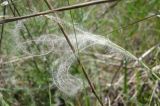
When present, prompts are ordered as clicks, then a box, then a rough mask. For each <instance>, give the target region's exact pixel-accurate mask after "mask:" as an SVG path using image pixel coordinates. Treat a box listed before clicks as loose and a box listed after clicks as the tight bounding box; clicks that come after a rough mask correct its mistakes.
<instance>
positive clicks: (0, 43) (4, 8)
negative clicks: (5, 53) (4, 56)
mask: <svg viewBox="0 0 160 106" xmlns="http://www.w3.org/2000/svg"><path fill="white" fill-rule="evenodd" d="M1 1H3V0H1ZM5 15H6V6H4V7H3V16H5ZM4 18H5V17H3V19H4ZM3 33H4V24H2V27H1V35H0V53H1V52H2V51H1V49H2V39H3Z"/></svg>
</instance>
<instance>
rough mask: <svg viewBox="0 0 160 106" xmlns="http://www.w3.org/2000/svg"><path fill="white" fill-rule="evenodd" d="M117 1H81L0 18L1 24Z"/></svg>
mask: <svg viewBox="0 0 160 106" xmlns="http://www.w3.org/2000/svg"><path fill="white" fill-rule="evenodd" d="M115 1H117V0H99V1H89V2H85V3H79V4H75V5H71V6H65V7H60V8H56V9H52V10H48V11H44V12H39V13H36V14H31V15H26V16H21V17H13V18H7V19H3V20H0V24H4V23H8V22H13V21H17V20H22V19H27V18H31V17H36V16H41V15H46V14H50V13H54V12H60V11H66V10H71V9H77V8H82V7H87V6H91V5H97V4H102V3H110V2H115Z"/></svg>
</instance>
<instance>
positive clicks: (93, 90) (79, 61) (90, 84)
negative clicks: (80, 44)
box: [44, 0, 104, 106]
mask: <svg viewBox="0 0 160 106" xmlns="http://www.w3.org/2000/svg"><path fill="white" fill-rule="evenodd" d="M44 1H45V3H46V4H47V6H48V8H49V9H50V10H53V7H52V5H51V4H50V3H49V2H48V1H47V0H44ZM54 14H55V15H56V17H57V18H58V15H57V14H56V12H54ZM57 24H58V26H59V28H60V30H61V31H62V33H63V35H64V37H65V39H66V41H67V42H68V44H69V46H70V48H71V49H72V51H73V53H74V54H75V53H76V50H75V48H74V47H73V45H72V43H71V41H70V40H69V38H68V36H67V34H66V32H65V31H64V29H63V26H62V25H61V24H60V23H59V22H58V21H57ZM75 57H76V59H77V61H78V63H79V65H80V66H81V68H82V71H83V74H84V76H85V77H86V79H87V81H88V84H89V86H90V88H91V90H92V93H93V94H94V95H95V97H96V98H97V100H98V101H99V103H100V104H101V106H104V105H103V102H102V101H101V99H100V98H99V96H98V94H97V93H96V91H95V89H94V87H93V85H92V82H91V80H90V78H89V76H88V74H87V72H86V71H85V68H84V66H83V64H82V63H81V60H80V59H79V58H78V57H77V56H76V55H75Z"/></svg>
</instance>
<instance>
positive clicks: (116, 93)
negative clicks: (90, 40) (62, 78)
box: [0, 0, 160, 106]
mask: <svg viewBox="0 0 160 106" xmlns="http://www.w3.org/2000/svg"><path fill="white" fill-rule="evenodd" d="M46 1H47V0H1V1H0V4H1V6H0V20H4V19H5V18H6V19H7V18H11V17H19V16H26V15H29V14H36V13H39V12H42V11H46V10H49V9H53V8H61V7H66V6H68V5H74V4H81V3H86V2H93V1H91V0H48V1H47V2H48V3H49V5H51V6H52V8H50V7H49V5H48V4H47V2H46ZM94 1H98V0H94ZM104 1H105V0H104ZM110 1H112V2H108V3H101V4H98V3H97V4H94V5H91V6H86V7H81V8H76V9H72V10H67V11H60V12H56V14H57V16H58V17H59V18H60V19H61V20H64V21H65V22H67V23H69V24H71V25H67V24H66V23H65V22H64V23H63V22H62V21H60V22H59V20H58V18H57V20H56V17H55V16H56V15H55V14H47V15H41V16H37V17H32V18H28V19H25V20H17V21H14V22H9V23H2V24H1V25H0V29H1V30H0V34H1V35H0V36H1V37H0V105H1V106H101V105H102V104H100V103H99V102H100V101H101V102H102V103H103V105H104V106H148V105H149V106H160V46H159V44H160V0H117V1H116V0H110ZM155 14H156V15H155ZM51 16H52V18H54V20H56V21H53V20H52V19H51V18H50V17H51ZM150 16H152V17H150ZM147 17H149V18H147ZM57 22H59V23H60V24H61V25H60V26H63V30H65V32H66V33H67V34H68V35H67V36H69V34H75V37H76V33H75V32H76V31H77V29H76V28H79V29H82V30H83V31H84V32H86V33H91V35H92V34H93V35H96V34H97V35H100V36H101V37H104V38H106V39H110V41H112V42H114V43H115V44H117V45H119V46H120V47H122V48H124V50H127V51H129V52H130V53H132V54H133V55H134V56H135V57H137V58H138V59H139V60H140V61H143V64H139V63H138V65H136V66H135V64H136V62H137V61H138V60H133V61H132V60H125V58H124V57H123V56H121V53H119V51H114V52H110V51H112V50H111V49H108V48H105V46H100V47H99V46H94V47H92V48H89V51H90V52H87V53H91V55H90V56H88V57H87V56H85V55H84V54H81V53H80V55H82V56H78V58H79V59H80V60H81V61H82V64H83V65H84V67H85V71H86V73H87V75H88V77H89V81H91V83H92V84H91V85H92V87H93V89H94V90H95V92H96V94H97V95H98V97H99V99H100V101H98V100H97V97H95V94H94V93H92V92H93V89H91V85H90V84H87V80H86V76H85V75H84V74H83V72H82V69H81V64H79V62H77V61H75V62H74V63H73V64H72V66H71V68H70V69H69V71H70V72H71V74H72V75H74V76H76V77H78V78H80V79H82V81H83V83H84V86H83V88H82V89H81V90H80V91H78V93H77V92H76V93H75V94H74V95H68V94H66V93H65V92H63V91H61V90H59V89H58V87H57V86H56V85H55V84H54V77H55V76H54V75H53V73H56V72H57V70H56V69H57V68H56V66H55V64H54V62H55V58H56V59H57V58H60V57H61V55H64V54H63V53H61V52H57V54H56V55H53V54H52V53H49V54H45V55H42V56H34V55H39V54H40V55H41V53H46V52H48V51H50V49H51V48H52V46H53V45H52V43H51V44H50V43H49V44H50V46H48V45H47V46H46V45H43V47H40V49H41V50H39V49H37V46H36V44H34V42H33V41H34V39H37V38H40V37H41V36H42V35H44V36H48V35H49V34H51V35H57V36H62V37H64V36H63V34H64V33H63V31H62V30H61V29H60V28H59V26H58V25H57ZM75 29H76V30H75ZM80 34H83V33H80ZM77 36H78V35H77ZM84 36H85V34H84ZM53 38H54V37H53ZM64 38H65V37H64ZM69 38H70V37H69ZM96 38H97V37H96ZM41 39H43V36H42V38H41ZM44 39H46V38H44ZM97 39H98V38H97ZM29 40H31V43H33V44H29V46H27V47H26V45H27V44H26V42H27V41H29ZM77 40H78V42H79V43H82V42H83V39H82V40H81V36H80V38H79V37H77ZM97 41H98V40H97ZM18 42H22V43H18ZM63 42H65V41H64V40H62V41H61V40H59V41H57V42H56V43H54V45H61V44H62V46H57V47H61V48H59V49H60V50H61V49H62V50H64V51H63V52H66V51H67V50H68V49H67V50H66V51H65V46H64V45H63ZM71 42H72V40H71ZM100 42H101V40H100ZM41 43H45V41H44V42H40V43H39V44H38V45H41ZM47 43H48V42H47ZM67 43H68V42H67ZM72 43H73V42H72ZM73 44H74V43H73ZM23 45H25V46H23ZM73 46H74V47H75V48H76V43H75V44H74V45H73ZM19 48H20V50H19ZM111 48H112V47H111ZM113 48H114V47H113ZM115 48H117V47H115ZM27 50H28V52H26V51H27ZM54 50H55V51H56V48H53V51H54ZM106 50H107V51H106ZM31 51H32V53H31ZM42 51H43V52H42ZM29 56H31V57H29ZM32 56H33V57H32ZM64 56H65V55H64ZM107 56H109V57H107ZM89 58H93V61H92V62H89V63H88V62H85V60H87V59H89ZM104 58H106V60H105V61H104V62H103V63H99V62H97V61H99V60H101V61H102V60H103V59H104ZM65 59H66V58H64V59H62V60H65ZM106 61H107V62H106ZM141 63H142V62H141ZM144 64H145V65H144ZM144 66H147V69H146V67H144ZM64 67H65V66H64ZM147 70H149V72H148V71H147ZM152 73H154V74H152ZM65 74H66V73H64V75H65ZM69 81H70V80H69ZM71 81H72V80H71ZM65 83H68V82H65ZM78 85H79V84H77V85H76V86H78ZM76 86H75V88H74V87H69V89H70V91H67V92H68V93H70V92H72V91H74V89H76ZM63 87H64V89H65V87H66V86H65V85H64V86H62V88H63ZM67 89H68V88H67Z"/></svg>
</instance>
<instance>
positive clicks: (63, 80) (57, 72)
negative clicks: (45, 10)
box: [11, 16, 137, 95]
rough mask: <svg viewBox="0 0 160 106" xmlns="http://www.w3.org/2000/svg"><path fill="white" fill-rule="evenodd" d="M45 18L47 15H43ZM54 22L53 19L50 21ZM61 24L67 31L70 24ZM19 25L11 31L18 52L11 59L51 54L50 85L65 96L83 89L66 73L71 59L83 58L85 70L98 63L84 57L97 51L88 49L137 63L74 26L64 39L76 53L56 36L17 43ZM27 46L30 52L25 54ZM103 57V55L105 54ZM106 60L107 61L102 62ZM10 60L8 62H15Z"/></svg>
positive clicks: (20, 26) (78, 80) (117, 48)
mask: <svg viewBox="0 0 160 106" xmlns="http://www.w3.org/2000/svg"><path fill="white" fill-rule="evenodd" d="M47 17H48V16H47ZM50 19H56V20H55V21H57V18H53V17H52V18H50ZM58 21H60V22H61V23H62V24H63V25H65V26H66V27H67V28H68V29H70V30H71V29H72V28H71V24H69V23H68V22H65V21H63V20H60V19H58ZM22 23H23V22H21V21H20V22H19V23H18V24H16V26H15V29H14V30H13V32H14V40H15V44H16V45H15V46H16V50H18V52H20V57H19V59H15V61H16V60H17V61H19V60H21V59H29V58H33V57H43V56H45V55H48V54H50V55H53V57H54V59H53V62H52V63H53V70H52V72H53V82H54V84H55V85H56V86H57V87H58V88H59V89H60V90H61V91H62V92H64V93H65V94H67V95H75V94H76V93H77V92H78V91H81V90H82V89H83V83H82V80H81V79H80V78H78V77H76V76H73V75H72V74H70V72H69V70H70V67H71V66H72V65H73V64H74V63H75V62H76V57H75V56H83V57H85V59H83V60H82V63H83V62H84V63H85V67H89V66H88V65H87V64H86V61H90V60H91V61H95V62H98V61H99V59H95V58H93V57H91V56H88V55H85V54H88V53H93V54H94V52H97V51H94V50H93V49H91V48H94V49H95V50H96V48H99V47H100V48H102V50H103V51H107V52H106V53H109V55H110V54H112V55H113V54H114V55H115V56H117V57H120V58H122V59H127V60H135V61H136V60H137V58H136V57H135V56H134V55H132V54H131V53H130V52H128V51H126V50H125V49H123V48H122V47H120V46H118V45H117V44H115V43H113V42H112V41H110V40H109V39H108V38H105V37H103V36H101V35H96V34H92V33H90V32H86V31H83V30H81V29H80V28H78V27H75V31H76V38H75V33H72V32H73V31H72V30H71V33H69V34H68V38H69V39H70V41H71V43H72V45H73V46H74V48H77V49H76V52H75V53H73V52H72V50H71V49H70V47H69V45H68V42H67V41H66V39H65V38H64V37H63V36H62V35H61V34H60V35H57V34H44V35H40V36H38V37H35V38H34V39H33V40H30V39H28V40H27V41H25V42H24V41H21V40H20V30H24V28H23V25H22ZM33 42H34V43H35V44H36V45H38V47H39V48H40V50H41V51H37V50H36V49H35V46H34V45H33ZM28 47H29V48H30V51H28ZM98 52H99V55H101V54H102V55H103V53H101V52H102V51H98ZM106 55H107V54H106ZM106 60H107V59H106ZM15 61H12V60H11V62H15ZM111 62H112V60H111V59H110V60H108V62H107V61H106V64H109V63H111Z"/></svg>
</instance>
